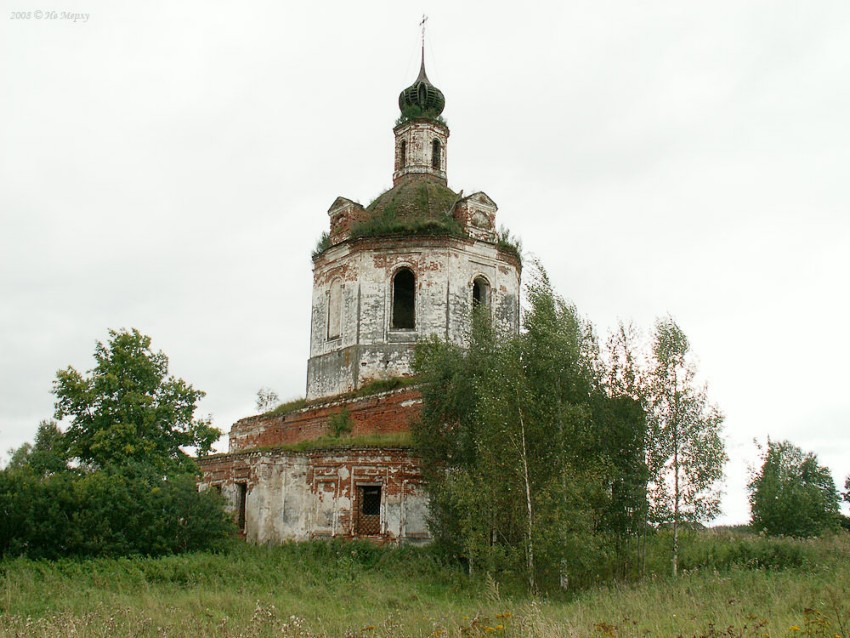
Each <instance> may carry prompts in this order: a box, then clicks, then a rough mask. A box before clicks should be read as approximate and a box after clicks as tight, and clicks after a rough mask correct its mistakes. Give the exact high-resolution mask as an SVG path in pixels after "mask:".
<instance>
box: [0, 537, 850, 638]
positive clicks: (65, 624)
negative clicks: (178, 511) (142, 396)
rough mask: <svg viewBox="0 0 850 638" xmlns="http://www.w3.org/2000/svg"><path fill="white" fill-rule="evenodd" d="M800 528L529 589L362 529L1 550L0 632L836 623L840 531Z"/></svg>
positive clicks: (840, 620)
mask: <svg viewBox="0 0 850 638" xmlns="http://www.w3.org/2000/svg"><path fill="white" fill-rule="evenodd" d="M707 542H708V541H707ZM716 542H717V541H716V539H711V543H716ZM787 542H789V543H794V542H798V541H791V540H788V541H787ZM801 542H802V541H801ZM803 543H805V545H803V547H804V551H805V556H806V560H805V561H804V563H803V564H802V565H801V566H799V567H795V566H788V567H786V568H783V569H771V568H765V567H752V566H750V567H748V566H747V565H746V564H743V565H742V564H734V565H732V567H730V568H728V569H719V570H715V569H713V568H711V567H707V568H703V569H693V570H691V571H690V572H689V573H687V574H684V575H683V576H681V577H680V578H678V579H675V580H673V579H670V578H668V577H666V576H665V577H655V578H649V579H647V580H645V581H643V582H639V583H631V584H629V583H615V584H610V585H607V586H600V587H598V588H593V589H588V590H585V591H583V592H576V593H573V594H571V595H560V594H559V595H554V594H552V595H550V596H549V597H548V598H546V597H543V598H536V599H533V598H529V597H527V596H524V595H522V594H520V593H518V592H517V590H515V589H509V593H507V594H505V593H504V592H503V589H504V585H500V584H499V583H498V582H497V581H496V580H495V579H493V578H487V577H482V578H478V579H470V578H469V577H467V576H466V575H465V573H464V571H463V569H462V566H459V565H456V564H453V563H451V562H446V561H443V560H442V559H440V557H439V556H438V555H437V554H435V553H434V552H431V551H430V550H421V549H415V548H397V549H388V548H380V547H376V546H372V545H369V544H366V543H301V544H291V545H287V546H283V547H275V548H269V547H246V546H239V547H236V548H234V549H233V550H231V552H230V553H226V554H220V555H216V554H193V555H185V556H173V557H168V558H162V559H147V558H138V559H117V560H107V559H97V560H85V561H72V560H61V561H55V562H50V561H32V560H26V559H15V560H5V561H0V637H6V636H8V637H12V636H15V637H17V636H36V637H41V636H44V637H48V636H50V637H53V636H58V637H64V636H75V637H88V636H92V637H93V636H140V637H148V636H150V637H155V638H160V637H163V636H173V637H175V638H183V637H186V638H188V637H190V636H191V637H196V636H199V637H213V636H215V637H221V638H266V637H272V636H274V637H277V638H318V637H323V638H402V637H407V638H413V637H421V638H480V637H484V636H494V637H497V638H502V637H504V638H520V637H522V638H525V637H528V638H538V637H539V638H543V637H546V638H567V637H569V638H644V637H647V636H649V637H654V636H662V637H664V636H671V637H675V636H682V637H683V638H689V637H692V638H721V637H722V638H765V636H766V637H768V638H787V637H806V638H836V636H837V637H839V638H850V634H848V630H850V562H849V561H848V560H847V557H848V556H849V555H850V537H848V536H847V535H844V536H840V537H834V538H831V539H820V540H817V541H805V542H803ZM736 551H737V550H736ZM783 551H784V550H783ZM724 556H725V554H724ZM813 557H817V560H816V561H814V560H813ZM724 561H725V559H724Z"/></svg>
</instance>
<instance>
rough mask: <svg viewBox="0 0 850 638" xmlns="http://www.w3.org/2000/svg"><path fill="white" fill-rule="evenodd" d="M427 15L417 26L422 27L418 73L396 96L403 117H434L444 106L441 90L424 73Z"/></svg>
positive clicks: (444, 101) (444, 100)
mask: <svg viewBox="0 0 850 638" xmlns="http://www.w3.org/2000/svg"><path fill="white" fill-rule="evenodd" d="M427 21H428V18H427V16H425V15H423V16H422V20H421V21H420V22H419V26H420V27H422V61H421V63H420V65H419V75H418V76H417V78H416V80H415V81H414V82H413V84H411V85H410V86H409V87H407V88H406V89H404V91H402V92H401V94H400V95H399V96H398V108H399V110H400V111H401V114H402V116H403V117H406V118H407V117H410V118H415V117H426V118H429V119H434V118H436V117H438V116H439V115H440V113H442V112H443V109H444V108H445V107H446V98H445V97H444V96H443V92H442V91H440V89H438V88H437V87H436V86H434V85H433V84H431V81H430V80H429V79H428V74H427V73H425V23H426V22H427Z"/></svg>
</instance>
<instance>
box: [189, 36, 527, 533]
mask: <svg viewBox="0 0 850 638" xmlns="http://www.w3.org/2000/svg"><path fill="white" fill-rule="evenodd" d="M423 51H424V49H423ZM444 106H445V99H444V97H443V94H442V93H441V92H440V90H439V89H437V88H436V87H435V86H434V85H433V84H431V82H430V81H429V80H428V76H427V75H426V73H425V64H424V55H423V60H422V65H421V68H420V72H419V76H418V77H417V78H416V80H415V82H414V83H413V84H412V85H411V86H409V87H408V88H406V89H404V90H403V91H402V92H401V94H400V96H399V108H400V110H401V115H400V117H399V120H398V123H397V125H396V126H395V128H394V129H393V133H394V135H395V164H394V166H395V170H394V172H393V176H392V177H393V186H392V188H391V189H390V190H388V191H386V192H385V193H383V194H381V195H380V196H379V197H378V198H377V199H375V200H374V201H373V202H372V203H371V204H369V205H368V206H367V207H363V206H362V205H360V204H358V203H357V202H354V201H352V200H349V199H346V198H345V197H337V198H336V200H335V201H334V202H333V204H332V205H331V207H330V209H329V210H328V215H329V217H330V229H329V232H328V233H327V235H326V236H323V241H322V242H321V243H320V245H319V247H318V249H317V251H316V252H315V253H314V256H313V298H312V320H311V334H310V358H309V361H308V362H307V396H306V402H305V403H304V404H303V405H302V406H301V407H298V408H297V409H295V408H293V409H291V410H289V411H286V410H275V411H272V412H271V413H267V414H262V415H258V416H253V417H249V418H245V419H242V420H240V421H238V422H237V423H235V424H234V425H233V426H232V428H231V430H230V437H229V451H228V452H227V453H224V454H217V455H213V456H209V457H206V458H203V459H201V468H202V470H203V479H202V486H201V487H202V489H216V490H219V491H221V493H222V494H223V495H224V497H225V498H226V500H227V501H228V503H229V504H230V506H231V507H232V509H233V512H234V516H235V517H236V518H237V519H238V524H239V527H240V529H241V531H242V533H243V534H244V536H245V538H246V539H247V540H248V541H251V542H256V543H267V542H280V541H284V540H289V539H294V540H299V539H308V538H317V537H331V536H342V537H367V538H373V539H375V540H379V541H391V542H402V543H417V542H426V541H428V540H429V532H428V527H427V510H428V502H427V494H426V492H425V489H424V487H423V485H422V476H421V472H420V465H419V461H418V459H417V457H416V455H415V452H414V450H413V449H412V447H411V444H410V437H409V435H407V436H406V434H408V433H409V429H410V423H411V421H412V420H413V419H415V418H416V417H417V414H418V413H419V410H420V407H421V398H420V394H419V392H418V391H417V389H416V385H415V383H410V382H409V377H410V375H411V368H412V359H413V353H414V348H415V346H416V343H417V341H420V340H422V339H423V338H428V337H431V336H437V337H439V338H440V339H445V340H449V341H452V342H456V343H463V342H464V339H465V337H466V336H467V335H468V332H469V328H470V322H471V317H472V310H473V308H474V307H479V308H481V309H483V311H484V312H486V313H488V314H489V316H490V319H491V321H492V322H493V323H494V324H495V325H496V326H497V327H498V328H499V329H501V330H503V331H517V330H518V329H519V294H520V270H521V263H520V259H519V255H518V254H517V252H516V250H515V249H512V247H511V246H510V245H507V244H506V243H505V242H501V241H499V237H498V234H497V232H496V226H495V223H496V219H495V217H496V204H495V203H494V202H493V200H492V199H490V197H488V196H487V195H486V194H485V193H483V192H476V193H473V194H470V195H464V194H463V191H460V192H459V193H457V192H455V191H453V190H452V189H450V188H449V187H448V184H447V172H446V167H447V160H448V140H449V129H448V127H447V126H446V124H445V122H444V121H443V119H442V118H441V115H440V114H441V113H442V111H443V108H444ZM305 310H306V309H305ZM405 378H408V382H404V380H405ZM393 380H395V381H393ZM399 380H402V381H399ZM387 388H393V389H387Z"/></svg>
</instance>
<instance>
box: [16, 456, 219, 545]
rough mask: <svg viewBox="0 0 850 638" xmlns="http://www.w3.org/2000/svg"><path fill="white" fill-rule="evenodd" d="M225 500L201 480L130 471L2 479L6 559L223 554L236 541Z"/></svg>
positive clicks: (132, 467) (136, 469) (129, 468)
mask: <svg viewBox="0 0 850 638" xmlns="http://www.w3.org/2000/svg"><path fill="white" fill-rule="evenodd" d="M223 505H224V503H223V501H222V499H221V496H220V495H219V494H217V493H215V492H213V491H205V492H198V489H197V485H196V480H195V477H194V475H189V474H184V475H175V476H169V477H164V476H162V475H161V474H159V473H157V472H156V471H155V470H154V469H152V468H149V467H145V466H141V465H130V466H126V467H123V468H121V469H115V468H106V469H103V470H99V471H96V472H90V473H86V474H76V473H72V472H63V473H59V474H55V475H52V476H48V477H45V478H42V477H38V476H36V475H35V474H33V473H31V472H28V471H8V470H7V471H3V472H0V511H2V512H3V513H4V515H3V516H2V517H0V555H25V556H29V557H32V558H48V559H56V558H60V557H63V556H129V555H139V554H141V555H150V556H155V555H163V554H174V553H180V552H187V551H196V550H203V549H217V548H221V547H222V546H223V545H224V544H225V543H227V542H228V539H229V538H231V536H232V534H233V522H232V521H231V519H230V517H229V516H228V515H227V514H226V513H225V511H224V508H223Z"/></svg>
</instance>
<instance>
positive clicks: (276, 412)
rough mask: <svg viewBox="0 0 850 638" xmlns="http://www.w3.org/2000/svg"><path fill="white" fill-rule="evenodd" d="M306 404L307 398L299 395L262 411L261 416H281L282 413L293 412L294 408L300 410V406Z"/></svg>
mask: <svg viewBox="0 0 850 638" xmlns="http://www.w3.org/2000/svg"><path fill="white" fill-rule="evenodd" d="M306 406H307V399H305V398H303V397H299V398H297V399H290V400H289V401H285V402H284V403H281V404H280V405H278V406H277V407H275V408H273V409H271V410H269V411H268V412H264V413H263V416H283V415H284V414H289V413H290V412H295V411H296V410H300V409H301V408H303V407H306Z"/></svg>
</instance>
